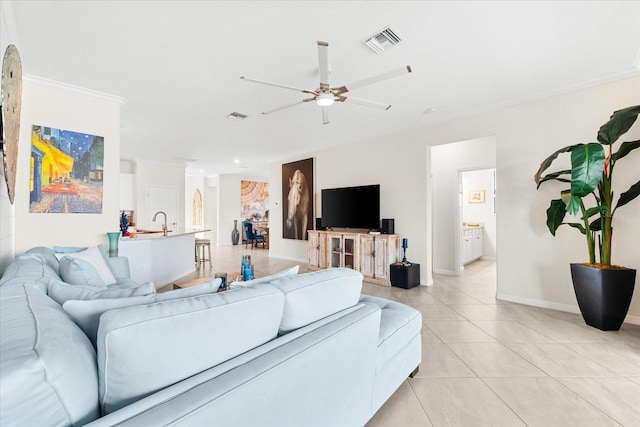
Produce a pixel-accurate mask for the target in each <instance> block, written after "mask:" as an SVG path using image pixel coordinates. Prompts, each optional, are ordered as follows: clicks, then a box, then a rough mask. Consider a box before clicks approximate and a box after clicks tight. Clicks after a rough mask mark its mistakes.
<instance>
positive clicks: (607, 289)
mask: <svg viewBox="0 0 640 427" xmlns="http://www.w3.org/2000/svg"><path fill="white" fill-rule="evenodd" d="M571 278H572V279H573V289H574V290H575V292H576V299H577V300H578V306H579V307H580V312H581V313H582V317H583V318H584V321H585V323H586V324H587V325H589V326H592V327H594V328H598V329H600V330H602V331H617V330H618V329H620V326H622V322H624V318H625V317H626V315H627V311H628V310H629V304H631V297H633V288H634V284H635V280H636V270H633V269H630V268H615V269H614V268H612V269H600V268H595V267H591V266H589V265H584V264H571Z"/></svg>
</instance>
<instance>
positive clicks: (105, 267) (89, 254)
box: [56, 246, 116, 285]
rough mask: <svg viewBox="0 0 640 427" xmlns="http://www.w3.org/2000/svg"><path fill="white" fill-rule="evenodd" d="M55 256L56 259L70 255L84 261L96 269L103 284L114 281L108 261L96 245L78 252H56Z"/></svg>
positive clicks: (109, 283)
mask: <svg viewBox="0 0 640 427" xmlns="http://www.w3.org/2000/svg"><path fill="white" fill-rule="evenodd" d="M56 257H57V258H58V260H61V259H63V258H65V257H70V258H77V259H81V260H83V261H86V262H88V263H89V264H91V265H92V266H93V268H95V269H96V271H97V272H98V274H99V275H100V277H101V278H102V281H103V282H104V283H105V285H111V284H112V283H115V282H116V278H115V276H114V275H113V273H112V272H111V267H109V264H108V261H107V260H105V257H104V256H103V254H102V253H101V252H100V249H99V248H98V247H97V246H92V247H89V248H87V249H85V250H83V251H80V252H68V253H56Z"/></svg>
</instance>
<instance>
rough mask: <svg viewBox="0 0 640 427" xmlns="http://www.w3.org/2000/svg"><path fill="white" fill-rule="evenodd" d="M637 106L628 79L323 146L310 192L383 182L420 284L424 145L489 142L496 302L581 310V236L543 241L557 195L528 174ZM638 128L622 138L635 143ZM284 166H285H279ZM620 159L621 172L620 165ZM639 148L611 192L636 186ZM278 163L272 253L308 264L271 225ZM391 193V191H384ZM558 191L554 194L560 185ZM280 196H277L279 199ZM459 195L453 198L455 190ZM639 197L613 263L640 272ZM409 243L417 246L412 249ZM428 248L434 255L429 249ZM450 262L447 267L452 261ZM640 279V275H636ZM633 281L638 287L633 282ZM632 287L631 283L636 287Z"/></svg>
mask: <svg viewBox="0 0 640 427" xmlns="http://www.w3.org/2000/svg"><path fill="white" fill-rule="evenodd" d="M639 103H640V77H639V76H636V77H632V78H627V79H623V80H619V81H616V82H612V83H607V84H602V85H599V86H595V87H590V88H586V89H580V90H576V91H573V92H569V93H565V94H560V95H556V96H553V97H549V98H545V99H541V100H537V101H532V102H527V103H524V104H521V105H517V106H514V107H510V108H503V109H500V110H495V111H489V112H485V113H481V114H477V115H474V116H471V117H465V118H460V119H456V120H450V121H447V122H443V123H439V124H435V125H432V126H427V127H423V128H419V129H416V130H413V131H407V132H402V133H397V134H394V135H389V136H384V137H380V138H374V139H371V140H368V141H364V142H360V143H356V144H352V145H349V146H341V147H337V148H332V149H326V150H322V151H319V152H317V153H310V154H308V155H306V156H299V157H298V159H302V158H306V157H310V156H315V158H316V189H315V191H316V194H317V192H318V191H319V190H320V189H322V188H326V187H333V186H346V185H358V184H361V183H367V184H369V183H373V181H374V180H375V181H379V182H380V184H381V186H382V188H383V190H382V191H383V202H382V203H383V205H382V216H383V217H391V218H395V219H396V232H398V233H399V234H402V235H404V236H405V237H408V238H409V240H410V250H409V251H408V258H410V259H411V260H412V261H414V262H420V263H421V264H423V265H426V266H427V268H424V267H423V268H421V273H422V283H425V278H426V277H425V270H427V269H428V270H429V271H430V269H431V264H430V249H431V242H430V238H431V236H430V234H431V230H432V226H431V224H430V221H429V217H430V209H431V204H432V196H433V195H432V193H431V190H430V186H431V178H430V175H431V166H430V165H431V157H430V154H429V152H428V150H427V147H426V146H427V145H432V146H435V145H440V144H447V143H452V142H458V141H468V140H472V139H477V138H482V137H486V136H488V135H492V136H494V137H495V144H496V169H497V172H496V174H497V188H498V191H499V197H498V200H497V212H498V214H497V242H498V243H497V246H498V248H499V251H500V255H499V256H498V263H497V270H498V296H499V298H501V299H505V300H511V301H517V302H522V303H526V304H531V305H537V306H543V307H551V308H557V309H562V310H567V311H574V312H577V303H576V299H575V295H574V292H573V287H572V285H571V277H570V272H569V263H570V262H581V261H584V260H585V259H586V258H587V253H586V249H585V243H584V240H583V237H582V235H581V234H579V233H577V232H576V231H575V230H572V229H561V230H559V232H558V236H557V237H555V238H554V237H553V236H551V235H550V234H549V232H548V230H547V228H546V225H545V221H546V214H545V211H546V208H547V206H548V203H549V200H550V198H552V197H555V196H556V192H555V191H554V190H552V189H551V188H546V189H542V190H540V191H536V188H535V184H534V182H533V174H534V173H535V171H536V170H537V169H538V166H539V164H540V162H541V161H542V160H544V159H545V158H546V157H547V156H548V155H549V154H550V153H552V152H554V151H555V150H557V149H558V148H561V147H564V146H566V145H569V144H574V143H578V142H588V141H592V140H594V139H595V137H596V134H597V130H598V129H599V127H600V126H601V125H602V124H603V123H604V122H606V121H607V120H608V118H609V116H610V115H611V113H612V112H613V111H615V110H617V109H620V108H623V107H626V106H630V105H635V104H639ZM639 134H640V124H639V123H636V125H635V127H634V131H633V133H631V134H630V135H629V136H628V137H627V140H633V139H638V138H639ZM289 160H296V159H284V160H283V161H282V162H281V163H284V162H286V161H289ZM622 162H624V165H623V164H622ZM638 164H640V150H636V151H634V152H633V153H632V154H630V155H628V156H627V157H625V158H624V159H623V160H621V163H620V164H618V167H617V168H616V172H615V173H616V177H615V179H616V188H617V190H616V194H620V192H621V191H625V190H626V189H628V188H629V187H630V186H631V185H632V184H633V183H635V182H636V181H637V180H638V172H637V171H638V168H637V167H634V166H635V165H638ZM280 179H281V178H280V164H273V165H272V167H271V178H270V182H271V183H272V185H271V188H272V189H273V192H272V194H273V196H274V203H273V204H272V206H273V207H272V212H273V214H272V223H273V229H274V230H273V232H272V235H271V247H272V250H271V252H272V255H273V256H285V257H286V256H289V257H294V258H306V247H305V246H304V245H302V246H301V245H298V244H294V243H298V242H293V241H284V240H283V239H282V238H281V237H280V236H281V231H280V234H277V233H276V230H275V228H276V227H278V224H279V223H281V215H282V212H281V208H280V207H279V205H278V206H276V203H275V201H278V200H281V195H280V194H279V193H280V190H279V189H278V188H279V185H278V184H276V183H278V182H280ZM387 189H388V190H387ZM558 190H559V188H558ZM276 192H277V193H278V194H276ZM454 194H455V192H454ZM638 223H640V200H638V199H636V200H634V201H633V202H632V203H631V204H629V205H627V206H624V207H623V208H621V209H620V211H619V212H617V213H616V218H615V228H616V231H615V237H614V246H613V259H614V262H615V263H616V264H622V265H626V266H629V267H632V268H640V257H638V242H640V227H638ZM413 242H415V244H414V243H413ZM434 251H435V252H437V250H436V249H435V248H434ZM452 265H453V264H452ZM638 276H639V277H640V275H638ZM637 280H638V279H636V285H637ZM637 288H638V286H636V289H637ZM639 293H640V291H636V292H635V297H634V299H633V301H632V303H631V308H630V310H629V316H628V320H631V321H634V322H638V323H640V297H638V294H639Z"/></svg>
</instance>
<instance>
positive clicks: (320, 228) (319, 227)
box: [316, 218, 324, 230]
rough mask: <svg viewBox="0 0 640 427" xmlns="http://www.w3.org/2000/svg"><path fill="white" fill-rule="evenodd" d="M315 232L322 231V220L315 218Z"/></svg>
mask: <svg viewBox="0 0 640 427" xmlns="http://www.w3.org/2000/svg"><path fill="white" fill-rule="evenodd" d="M316 230H324V228H322V218H316Z"/></svg>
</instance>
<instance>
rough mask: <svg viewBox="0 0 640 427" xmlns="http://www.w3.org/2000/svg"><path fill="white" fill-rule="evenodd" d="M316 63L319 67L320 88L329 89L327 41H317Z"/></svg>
mask: <svg viewBox="0 0 640 427" xmlns="http://www.w3.org/2000/svg"><path fill="white" fill-rule="evenodd" d="M318 65H319V68H320V88H325V87H326V88H327V89H329V43H327V42H320V41H319V42H318Z"/></svg>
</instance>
